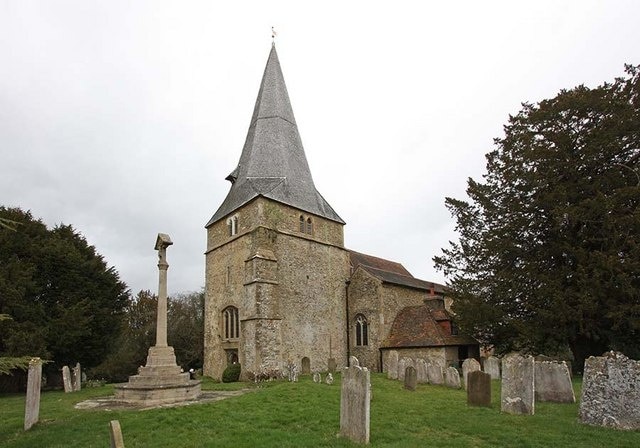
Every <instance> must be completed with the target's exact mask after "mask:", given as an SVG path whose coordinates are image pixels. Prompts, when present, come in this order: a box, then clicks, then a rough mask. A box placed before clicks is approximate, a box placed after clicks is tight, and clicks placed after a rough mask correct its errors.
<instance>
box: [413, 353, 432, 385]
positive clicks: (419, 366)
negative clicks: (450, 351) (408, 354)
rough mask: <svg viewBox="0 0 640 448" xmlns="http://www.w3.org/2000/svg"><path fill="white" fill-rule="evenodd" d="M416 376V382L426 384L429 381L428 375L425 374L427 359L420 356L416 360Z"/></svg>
mask: <svg viewBox="0 0 640 448" xmlns="http://www.w3.org/2000/svg"><path fill="white" fill-rule="evenodd" d="M416 377H417V380H418V384H426V383H428V382H429V375H428V374H427V361H425V360H424V359H422V358H419V359H417V360H416Z"/></svg>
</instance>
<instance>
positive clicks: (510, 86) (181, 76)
mask: <svg viewBox="0 0 640 448" xmlns="http://www.w3.org/2000/svg"><path fill="white" fill-rule="evenodd" d="M639 21H640V2H638V1H633V0H629V1H613V0H609V1H585V0H580V1H539V0H536V1H528V2H523V1H482V2H480V1H456V2H426V1H416V2H402V1H398V2H390V1H387V2H375V1H336V2H333V1H326V0H325V1H322V2H314V3H312V2H302V1H292V2H280V1H275V0H272V1H259V2H258V1H255V2H247V1H238V2H232V1H227V2H214V1H171V2H170V1H158V0H153V1H151V0H150V1H135V2H133V1H114V0H110V1H100V2H98V1H87V0H78V1H45V0H41V1H28V0H0V205H5V206H16V207H21V208H23V209H25V210H31V212H32V213H33V215H34V216H35V217H38V218H42V219H43V221H44V222H45V223H46V224H47V225H49V226H53V225H55V224H58V223H65V224H72V225H73V226H74V227H75V228H76V229H77V230H78V231H80V232H81V233H82V234H83V235H84V236H85V237H86V239H87V240H88V242H89V243H90V244H92V245H94V246H95V247H96V248H97V250H98V252H100V253H101V254H102V255H103V256H104V257H105V259H106V261H107V263H108V264H109V265H110V266H115V268H116V269H117V270H118V271H119V273H120V276H121V278H122V280H123V281H125V282H126V283H127V284H128V285H129V287H130V288H131V290H132V291H133V292H134V293H136V292H137V291H139V290H140V289H151V290H152V291H157V278H158V271H157V266H156V263H157V253H156V252H155V251H154V249H153V247H154V243H155V238H156V235H157V233H158V232H164V233H168V234H169V235H170V236H171V238H172V239H173V241H174V245H173V246H172V247H171V248H170V249H169V250H168V255H167V258H168V261H169V264H170V265H171V267H170V268H169V292H170V293H176V292H183V291H193V290H198V289H200V288H201V287H202V286H203V285H204V255H203V253H204V251H205V246H206V233H205V229H204V225H205V224H206V222H207V221H208V220H209V218H210V217H211V216H212V215H213V213H214V212H215V211H216V209H217V208H218V206H219V205H220V204H221V202H222V200H223V199H224V197H225V196H226V194H227V192H228V190H229V185H230V184H229V183H228V182H227V181H225V180H224V178H225V177H226V176H227V174H229V172H231V170H233V168H235V166H236V164H237V162H238V159H239V157H240V152H241V150H242V146H243V144H244V140H245V137H246V132H247V128H248V126H249V120H250V118H251V114H252V112H253V105H254V102H255V98H256V95H257V93H258V87H259V83H260V79H261V76H262V72H263V70H264V66H265V63H266V60H267V56H268V53H269V50H270V47H271V26H274V27H275V29H276V31H277V32H278V36H277V38H276V47H277V49H278V55H279V58H280V63H281V66H282V69H283V73H284V76H285V81H286V83H287V87H288V90H289V96H290V98H291V102H292V106H293V111H294V114H295V116H296V120H297V122H298V128H299V130H300V134H301V137H302V142H303V144H304V147H305V151H306V154H307V159H308V161H309V166H310V168H311V172H312V174H313V177H314V181H315V184H316V187H317V188H318V190H319V191H320V193H321V194H322V195H323V196H324V197H325V198H326V199H327V201H328V202H329V203H330V204H331V205H332V206H333V208H334V209H335V210H336V212H337V213H338V214H339V215H340V216H341V217H342V218H343V219H344V220H345V221H346V222H347V225H346V227H345V245H346V246H347V247H348V248H350V249H353V250H357V251H359V252H364V253H367V254H371V255H376V256H379V257H383V258H388V259H391V260H394V261H398V262H401V263H403V264H404V266H405V267H406V268H407V269H408V270H409V271H410V272H411V273H412V274H413V275H414V276H416V277H419V278H422V279H424V280H430V281H437V282H444V281H445V279H444V277H443V276H442V274H441V273H440V272H437V271H435V269H434V267H433V262H432V260H431V259H432V257H433V256H434V255H437V254H439V253H440V249H441V248H442V247H446V246H447V245H448V241H449V240H451V239H455V238H456V236H455V232H454V222H453V221H452V218H451V216H450V214H449V212H448V211H447V210H446V208H445V206H444V198H445V197H446V196H451V197H456V198H460V199H462V198H464V197H465V193H464V191H465V188H466V182H467V179H468V178H469V177H473V178H475V179H480V178H481V176H482V173H483V172H484V168H485V159H484V154H486V153H487V152H489V151H490V150H491V149H492V148H493V146H492V145H493V138H494V137H499V136H501V135H502V126H503V125H504V124H505V123H506V122H507V119H508V116H509V114H515V113H517V112H518V110H519V109H520V103H521V102H524V101H529V102H536V101H540V100H542V99H545V98H550V97H553V96H555V95H556V94H557V93H558V91H559V90H560V89H562V88H571V87H574V86H576V85H578V84H582V83H584V84H586V85H587V86H592V87H595V86H597V85H599V84H601V83H602V82H604V81H611V80H613V78H615V77H616V76H622V75H623V73H624V70H623V68H624V67H623V66H624V63H632V64H640V25H639V23H640V22H639Z"/></svg>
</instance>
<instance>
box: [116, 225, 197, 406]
mask: <svg viewBox="0 0 640 448" xmlns="http://www.w3.org/2000/svg"><path fill="white" fill-rule="evenodd" d="M172 244H173V242H172V241H171V238H169V235H166V234H164V233H159V234H158V237H157V238H156V245H155V249H156V250H157V251H158V270H159V281H158V314H157V316H158V317H157V322H156V345H155V346H153V347H149V353H148V356H147V364H146V365H145V366H144V367H140V368H139V369H138V374H137V375H132V376H130V377H129V382H128V383H122V384H117V385H116V386H115V387H114V390H115V396H116V399H119V400H122V401H126V402H131V403H134V404H142V405H146V406H149V405H157V404H164V403H176V402H181V401H188V400H194V399H196V398H197V397H198V396H199V395H200V381H198V380H192V379H191V378H190V375H189V372H183V371H182V369H181V368H180V367H179V366H178V365H177V363H176V355H175V353H174V351H173V347H171V346H169V345H168V344H167V269H169V263H167V248H168V247H169V246H171V245H172Z"/></svg>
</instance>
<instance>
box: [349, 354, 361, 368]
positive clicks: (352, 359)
mask: <svg viewBox="0 0 640 448" xmlns="http://www.w3.org/2000/svg"><path fill="white" fill-rule="evenodd" d="M349 366H350V367H353V366H358V367H360V361H358V358H356V357H355V356H349Z"/></svg>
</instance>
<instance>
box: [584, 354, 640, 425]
mask: <svg viewBox="0 0 640 448" xmlns="http://www.w3.org/2000/svg"><path fill="white" fill-rule="evenodd" d="M580 421H581V422H582V423H586V424H588V425H596V426H605V427H609V428H616V429H627V430H637V429H640V361H634V360H631V359H629V358H627V357H626V356H625V355H623V354H622V353H617V352H608V353H605V354H604V355H603V356H591V357H589V358H588V359H587V360H586V361H585V363H584V376H583V380H582V397H581V399H580Z"/></svg>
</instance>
